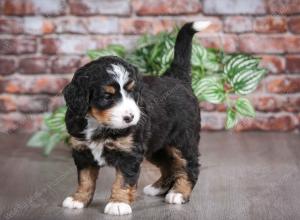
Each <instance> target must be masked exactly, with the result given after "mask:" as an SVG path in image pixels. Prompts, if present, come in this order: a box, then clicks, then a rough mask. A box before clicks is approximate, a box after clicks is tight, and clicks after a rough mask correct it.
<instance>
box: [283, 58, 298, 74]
mask: <svg viewBox="0 0 300 220" xmlns="http://www.w3.org/2000/svg"><path fill="white" fill-rule="evenodd" d="M286 67H287V71H288V72H290V73H300V56H299V55H298V56H296V55H294V56H293V55H290V56H287V57H286Z"/></svg>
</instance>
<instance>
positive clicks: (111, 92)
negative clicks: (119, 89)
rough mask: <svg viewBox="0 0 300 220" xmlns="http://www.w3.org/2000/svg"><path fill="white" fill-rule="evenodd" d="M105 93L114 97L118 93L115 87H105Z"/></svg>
mask: <svg viewBox="0 0 300 220" xmlns="http://www.w3.org/2000/svg"><path fill="white" fill-rule="evenodd" d="M104 91H105V92H107V93H109V94H112V95H114V94H115V93H116V89H115V87H113V86H104Z"/></svg>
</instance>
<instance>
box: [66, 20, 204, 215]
mask: <svg viewBox="0 0 300 220" xmlns="http://www.w3.org/2000/svg"><path fill="white" fill-rule="evenodd" d="M207 26H208V23H207V22H194V23H187V24H185V25H184V26H183V27H182V28H181V29H180V31H179V33H178V36H177V39H176V43H175V52H174V60H173V62H172V64H171V66H170V68H169V69H168V70H167V71H166V73H165V74H164V75H163V76H162V77H153V76H142V75H140V74H138V70H137V68H135V67H134V66H132V65H130V64H129V63H127V62H125V61H124V60H122V59H120V58H118V57H115V56H107V57H102V58H99V59H98V60H95V61H92V62H90V63H88V64H86V65H85V66H83V67H81V68H80V69H78V70H77V71H76V73H75V74H74V77H73V79H72V81H71V82H70V84H68V85H67V86H66V88H65V89H64V91H63V93H64V97H65V100H66V104H67V113H66V118H65V122H66V127H67V130H68V132H69V134H70V135H71V143H72V148H73V158H74V161H75V165H76V167H77V170H78V188H77V190H76V192H75V193H74V194H72V195H71V196H69V197H67V198H66V199H65V200H64V201H63V207H67V208H78V209H79V208H83V207H86V206H87V205H88V204H89V203H90V202H91V201H92V199H93V194H94V192H95V187H96V179H97V176H98V171H99V168H100V167H103V166H113V167H115V169H116V179H115V182H114V183H113V186H112V190H111V197H110V199H109V202H108V203H107V205H106V207H105V209H104V212H105V213H107V214H111V215H125V214H130V213H131V212H132V210H131V207H130V204H131V203H132V202H133V201H134V199H135V194H136V188H137V181H138V177H139V173H140V165H141V162H142V161H143V158H146V159H147V160H149V161H150V162H151V163H153V164H155V165H156V166H158V167H159V169H160V171H161V177H160V178H159V179H158V180H157V181H156V182H155V183H153V184H151V185H148V186H146V187H145V188H144V193H145V194H146V195H150V196H156V195H162V194H166V195H165V201H166V202H167V203H171V204H182V203H185V202H187V201H188V200H189V198H190V195H191V192H192V189H193V187H194V186H195V184H196V181H197V178H198V174H199V162H198V156H199V153H198V143H199V139H200V136H199V132H200V110H199V105H198V100H197V98H196V97H195V96H194V95H193V91H192V88H191V73H190V72H191V64H190V59H191V49H192V38H193V35H194V34H195V33H196V32H197V31H201V30H203V29H205V28H206V27H207Z"/></svg>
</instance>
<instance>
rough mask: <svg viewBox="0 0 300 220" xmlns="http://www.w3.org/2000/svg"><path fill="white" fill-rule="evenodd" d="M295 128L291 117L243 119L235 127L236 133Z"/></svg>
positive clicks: (263, 116) (295, 123)
mask: <svg viewBox="0 0 300 220" xmlns="http://www.w3.org/2000/svg"><path fill="white" fill-rule="evenodd" d="M296 126H297V122H295V118H294V117H292V116H291V115H274V116H267V115H262V116H257V117H256V118H255V119H244V120H242V121H240V122H239V123H238V124H237V125H236V127H235V130H236V131H253V130H254V131H255V130H261V131H291V130H294V129H295V128H296Z"/></svg>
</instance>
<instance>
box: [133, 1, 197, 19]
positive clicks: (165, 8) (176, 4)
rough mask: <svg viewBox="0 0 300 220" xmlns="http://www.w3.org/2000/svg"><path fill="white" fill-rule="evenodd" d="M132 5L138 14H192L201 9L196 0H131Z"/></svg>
mask: <svg viewBox="0 0 300 220" xmlns="http://www.w3.org/2000/svg"><path fill="white" fill-rule="evenodd" d="M132 6H133V10H134V11H135V12H136V13H137V14H138V15H176V14H194V13H198V12H200V11H201V4H200V1H198V0H169V1H159V0H154V1H147V0H133V1H132Z"/></svg>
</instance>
